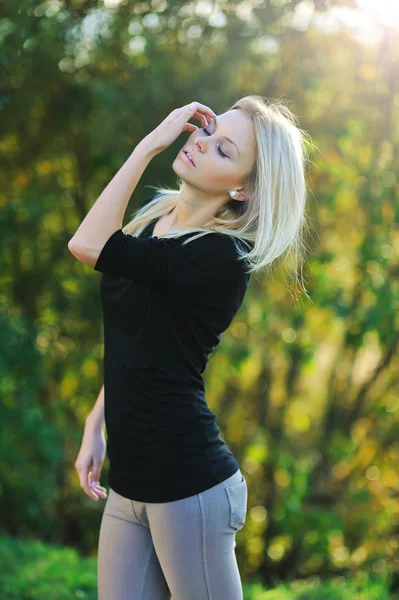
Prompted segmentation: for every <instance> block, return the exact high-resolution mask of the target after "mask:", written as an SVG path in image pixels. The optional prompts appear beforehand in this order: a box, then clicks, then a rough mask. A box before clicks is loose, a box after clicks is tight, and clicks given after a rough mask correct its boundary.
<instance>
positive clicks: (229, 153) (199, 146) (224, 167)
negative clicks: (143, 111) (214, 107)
mask: <svg viewBox="0 0 399 600" xmlns="http://www.w3.org/2000/svg"><path fill="white" fill-rule="evenodd" d="M226 138H229V140H231V141H229V140H228V139H226ZM183 148H184V150H185V151H188V152H189V154H190V155H191V157H192V159H193V161H194V165H195V166H193V165H191V164H189V162H187V160H186V159H187V155H186V154H185V152H184V151H183ZM183 148H182V150H181V151H180V152H179V154H178V155H177V157H176V158H175V160H174V162H173V169H174V171H175V172H176V174H177V175H178V176H179V177H180V178H181V179H182V180H183V181H184V182H185V183H186V184H188V185H189V186H190V187H195V188H198V189H200V190H201V191H202V192H207V193H210V194H212V195H215V196H219V195H225V194H228V193H229V192H230V191H232V190H236V189H238V188H241V187H242V186H243V185H244V183H245V180H246V178H247V176H248V175H249V173H250V172H251V170H252V168H253V165H254V161H255V133H254V130H253V125H252V122H251V120H250V118H249V117H248V116H247V115H246V114H245V113H243V112H242V111H241V110H239V109H233V110H229V111H227V112H225V113H222V114H221V115H218V116H216V118H213V119H211V120H210V121H209V122H208V125H207V126H205V127H203V128H201V129H198V130H197V131H194V132H193V133H192V134H191V135H190V137H189V138H188V139H187V142H186V143H185V144H184V146H183Z"/></svg>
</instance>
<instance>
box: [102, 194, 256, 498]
mask: <svg viewBox="0 0 399 600" xmlns="http://www.w3.org/2000/svg"><path fill="white" fill-rule="evenodd" d="M152 198H153V196H152V197H151V198H150V199H149V200H151V199H152ZM149 200H147V201H146V202H148V201H149ZM155 222H156V219H154V220H153V221H152V222H151V223H150V224H149V225H148V226H147V227H146V229H145V230H144V231H143V233H142V234H141V235H140V236H138V237H137V236H132V235H128V234H124V233H123V232H122V229H119V230H118V231H115V232H114V233H113V234H112V235H111V236H110V237H109V239H108V240H107V241H106V243H105V245H104V247H103V248H102V250H101V252H100V255H99V257H98V259H97V262H96V264H95V266H94V269H95V270H96V271H100V272H101V273H102V276H101V280H100V291H101V301H102V308H103V325H104V394H105V397H104V402H105V404H104V415H105V424H106V428H107V438H108V439H107V456H108V458H109V462H110V465H109V474H108V485H109V486H110V487H111V488H112V489H114V490H115V491H116V492H118V493H119V494H121V495H123V496H125V497H127V498H130V499H132V500H138V501H141V502H169V501H172V500H179V499H182V498H186V497H188V496H192V495H194V494H197V493H199V492H201V491H204V490H206V489H208V488H210V487H212V486H214V485H216V484H217V483H219V482H221V481H224V480H225V479H227V478H228V477H230V476H231V475H233V473H235V472H236V471H237V469H238V468H239V465H238V463H237V461H236V459H235V458H234V456H233V455H232V453H231V451H230V449H229V448H228V446H227V444H226V443H225V441H224V440H223V439H222V438H221V436H220V429H219V427H218V426H217V424H216V416H215V414H214V413H213V412H212V411H211V410H210V408H209V407H208V405H207V402H206V398H205V386H204V380H203V372H204V370H205V367H206V364H207V362H208V359H209V354H210V353H211V352H212V351H213V350H214V348H215V347H216V346H217V344H218V343H219V341H220V336H221V333H222V332H223V331H225V330H226V329H227V328H228V327H229V325H230V323H231V321H232V319H233V317H234V315H235V314H236V312H237V311H238V309H239V307H240V305H241V303H242V301H243V298H244V295H245V292H246V289H247V285H248V281H249V275H247V274H245V272H244V264H243V263H242V262H240V261H238V260H237V251H236V249H235V247H234V242H233V240H231V239H230V238H229V237H228V236H227V235H225V234H220V233H210V234H207V235H205V236H203V237H202V238H198V239H196V240H194V241H192V242H189V243H188V244H186V245H183V241H184V240H185V239H186V238H187V237H190V236H191V235H192V234H185V235H184V236H182V237H181V238H179V239H167V238H159V237H157V236H151V234H152V231H153V229H154V226H155Z"/></svg>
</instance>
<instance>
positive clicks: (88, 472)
mask: <svg viewBox="0 0 399 600" xmlns="http://www.w3.org/2000/svg"><path fill="white" fill-rule="evenodd" d="M105 453H106V442H105V435H104V430H103V429H100V428H98V427H94V426H90V425H87V424H86V426H85V429H84V434H83V439H82V444H81V446H80V450H79V454H78V457H77V459H76V462H75V469H76V470H77V472H78V475H79V480H80V487H81V488H82V489H83V490H84V492H85V493H86V494H87V495H88V496H89V498H92V499H93V500H96V501H97V500H98V497H99V496H101V498H106V497H107V490H106V489H105V488H104V487H102V486H101V485H100V481H99V480H100V473H101V468H102V465H103V462H104V458H105ZM93 484H94V485H93Z"/></svg>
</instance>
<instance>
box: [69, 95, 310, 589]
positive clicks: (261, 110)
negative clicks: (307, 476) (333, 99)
mask: <svg viewBox="0 0 399 600" xmlns="http://www.w3.org/2000/svg"><path fill="white" fill-rule="evenodd" d="M192 117H194V118H195V119H198V120H199V121H200V123H201V124H202V127H201V128H199V127H197V126H196V125H193V124H191V123H189V122H188V120H189V119H190V118H192ZM183 131H189V132H191V135H190V136H189V138H188V140H187V142H186V143H185V145H184V147H183V149H182V150H181V151H180V152H179V153H178V155H177V156H176V159H175V161H174V162H173V169H174V171H175V173H176V174H177V175H178V177H179V178H180V180H181V185H180V188H179V189H178V190H169V189H165V188H157V189H158V193H157V194H155V195H154V196H151V197H150V198H149V199H147V201H146V202H145V203H144V205H143V206H142V207H141V208H140V209H139V210H138V211H137V212H136V214H135V216H134V218H133V219H132V220H131V221H130V222H129V223H128V224H127V225H126V226H125V227H124V228H123V229H122V220H123V217H124V213H125V210H126V206H127V203H128V201H129V198H130V196H131V194H132V192H133V191H134V189H135V187H136V185H137V183H138V181H139V179H140V177H141V175H142V173H143V171H144V169H145V167H146V166H147V165H148V163H149V161H150V160H151V159H152V158H153V157H154V156H155V155H157V154H158V153H160V152H161V151H162V150H164V149H165V148H167V147H168V146H169V145H170V144H171V143H172V142H174V141H175V140H176V139H177V137H178V136H179V135H180V134H181V133H182V132H183ZM304 142H305V134H304V132H303V131H301V130H300V129H299V128H298V127H297V126H296V125H295V120H294V118H293V115H292V113H291V112H290V111H289V110H288V109H287V108H286V107H285V106H283V105H282V104H281V103H280V102H278V101H276V102H274V103H269V102H266V101H264V100H263V98H262V97H260V96H247V97H245V98H242V99H241V100H240V101H238V102H236V103H235V104H234V105H233V106H232V107H231V109H229V110H228V111H226V112H225V113H223V114H222V115H220V116H216V115H215V113H214V112H213V111H212V110H211V109H210V108H209V107H208V106H205V105H204V104H201V103H200V102H195V103H193V104H190V105H187V106H184V107H182V108H179V109H176V110H174V111H172V112H171V113H170V115H169V116H168V117H167V118H166V119H165V120H164V121H163V122H162V123H161V124H160V125H159V126H158V127H157V128H156V129H155V130H154V131H152V132H151V133H150V134H149V135H147V136H146V137H145V138H144V139H143V140H142V141H141V142H140V143H139V144H138V146H136V148H135V149H134V151H133V152H132V154H131V156H130V157H129V158H128V160H127V161H126V163H125V164H124V165H123V166H122V168H121V169H120V171H119V172H118V173H117V174H116V176H115V177H114V178H113V179H112V181H111V182H110V183H109V185H108V186H107V187H106V188H105V190H104V191H103V193H102V194H101V196H100V197H99V198H98V200H97V201H96V202H95V204H94V205H93V207H92V208H91V209H90V211H89V213H88V214H87V216H86V217H85V219H84V220H83V222H82V224H81V225H80V227H79V228H78V230H77V232H76V233H75V235H74V236H73V238H72V240H71V241H70V243H69V245H68V247H69V249H70V251H71V252H72V254H73V255H74V256H75V257H76V258H77V259H78V260H80V261H81V262H83V263H86V264H88V265H90V266H91V267H93V268H94V269H95V270H97V271H99V272H101V273H102V276H101V298H102V306H103V316H104V386H103V388H102V390H101V392H100V395H99V397H98V400H97V402H96V405H95V406H94V408H93V410H92V412H91V413H90V415H89V416H88V418H87V421H86V426H85V432H84V436H83V441H82V446H81V449H80V452H79V456H78V458H77V461H76V463H75V466H76V469H77V471H78V474H79V478H80V484H81V487H82V488H83V489H84V491H85V492H86V493H87V494H88V495H89V496H90V497H91V498H94V499H95V500H98V498H99V497H102V498H106V497H107V494H106V489H105V488H104V487H102V486H101V485H100V483H99V478H100V471H101V467H102V463H103V460H104V456H105V438H104V431H103V430H104V425H106V428H107V436H108V439H107V445H106V450H107V455H108V457H109V461H110V469H109V477H108V484H109V496H108V498H107V501H106V504H105V508H104V513H103V517H102V521H101V527H100V535H99V550H98V593H99V599H100V600H166V599H168V600H169V599H170V598H171V596H173V599H174V600H205V599H209V600H240V599H242V597H243V596H242V586H241V581H240V574H239V570H238V567H237V561H236V556H235V550H234V548H235V545H236V543H235V536H236V533H237V532H238V531H239V530H241V529H242V527H243V525H244V523H245V519H246V513H247V483H246V480H245V478H244V477H243V475H242V473H241V471H240V468H239V465H238V463H237V461H236V459H235V457H234V456H233V454H232V453H231V451H230V450H229V448H228V446H227V444H226V443H225V441H224V440H223V439H222V438H221V437H220V435H219V434H220V430H219V427H218V426H217V424H216V416H215V414H214V413H213V412H212V411H211V410H210V409H209V407H208V405H207V402H206V398H205V388H204V380H203V373H204V370H205V367H206V364H207V361H208V358H209V354H210V353H211V352H212V351H213V349H214V348H215V347H216V346H217V344H218V343H219V341H220V336H221V334H222V332H223V331H225V330H226V329H227V328H228V327H229V325H230V323H231V321H232V319H233V317H234V315H235V314H236V312H237V311H238V309H239V307H240V305H241V303H242V301H243V298H244V295H245V292H246V289H247V285H248V281H249V278H250V275H251V273H254V272H256V271H259V270H261V269H262V268H264V267H267V266H269V265H271V264H272V263H273V262H274V261H275V259H277V258H278V257H279V256H281V255H282V254H283V253H286V254H287V255H293V254H295V257H296V258H298V257H299V253H298V248H299V245H300V241H301V230H302V227H303V224H304V208H305V197H306V187H305V176H304V167H305V152H304V150H305V145H304Z"/></svg>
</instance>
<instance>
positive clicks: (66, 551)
mask: <svg viewBox="0 0 399 600" xmlns="http://www.w3.org/2000/svg"><path fill="white" fill-rule="evenodd" d="M0 565H1V566H0V589H1V597H2V599H4V600H11V599H12V600H14V599H18V600H37V598H40V600H64V599H65V600H67V599H68V600H69V599H70V598H76V599H79V600H95V599H96V598H97V571H96V570H97V560H96V557H93V558H83V557H81V556H80V555H79V553H78V552H77V551H76V550H75V549H74V548H61V547H59V546H55V545H51V546H50V545H46V544H44V543H43V542H40V541H37V540H22V539H12V538H9V537H8V536H1V537H0Z"/></svg>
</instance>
